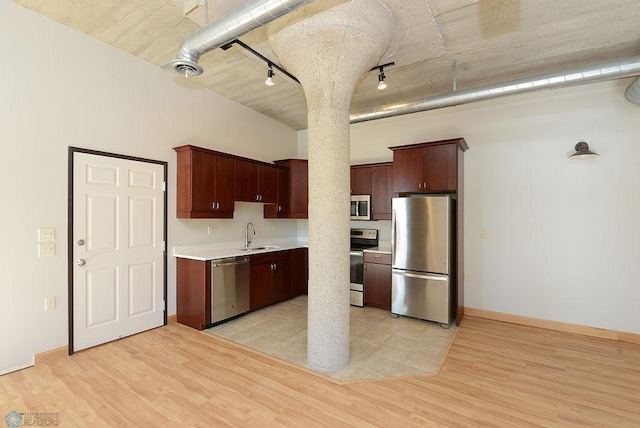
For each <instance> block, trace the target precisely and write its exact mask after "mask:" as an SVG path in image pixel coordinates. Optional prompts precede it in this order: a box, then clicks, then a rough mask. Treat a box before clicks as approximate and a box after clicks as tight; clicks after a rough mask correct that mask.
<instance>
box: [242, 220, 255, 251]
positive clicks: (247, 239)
mask: <svg viewBox="0 0 640 428" xmlns="http://www.w3.org/2000/svg"><path fill="white" fill-rule="evenodd" d="M255 234H256V228H255V227H254V226H253V223H251V222H249V223H247V228H246V230H245V231H244V247H245V248H249V245H251V235H255Z"/></svg>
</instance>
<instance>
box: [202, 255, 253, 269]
mask: <svg viewBox="0 0 640 428" xmlns="http://www.w3.org/2000/svg"><path fill="white" fill-rule="evenodd" d="M244 263H249V258H248V257H243V258H241V259H224V260H220V261H217V262H212V263H211V266H213V267H224V266H237V265H241V264H244Z"/></svg>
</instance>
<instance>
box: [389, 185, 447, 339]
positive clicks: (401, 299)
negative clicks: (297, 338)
mask: <svg viewBox="0 0 640 428" xmlns="http://www.w3.org/2000/svg"><path fill="white" fill-rule="evenodd" d="M392 211H393V214H392V221H391V256H392V261H391V263H392V265H393V270H392V288H391V312H392V314H397V315H406V316H410V317H414V318H420V319H424V320H429V321H435V322H438V323H440V324H441V325H442V326H443V327H444V326H448V325H450V324H451V323H452V322H453V319H454V316H455V313H454V308H453V285H454V284H455V283H454V281H453V275H455V265H454V264H455V242H456V240H455V200H454V199H452V198H451V196H420V197H404V198H393V200H392Z"/></svg>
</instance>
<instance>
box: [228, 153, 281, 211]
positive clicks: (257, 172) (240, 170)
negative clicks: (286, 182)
mask: <svg viewBox="0 0 640 428" xmlns="http://www.w3.org/2000/svg"><path fill="white" fill-rule="evenodd" d="M276 177H277V171H276V167H275V166H271V165H266V164H262V163H259V162H255V161H251V160H237V161H236V200H237V201H244V202H263V203H275V202H276V195H277V188H276V181H277V178H276Z"/></svg>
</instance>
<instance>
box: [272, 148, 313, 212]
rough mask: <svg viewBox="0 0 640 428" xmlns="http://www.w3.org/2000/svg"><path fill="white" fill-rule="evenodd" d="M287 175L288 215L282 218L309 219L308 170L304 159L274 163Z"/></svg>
mask: <svg viewBox="0 0 640 428" xmlns="http://www.w3.org/2000/svg"><path fill="white" fill-rule="evenodd" d="M274 163H275V164H276V166H278V167H281V168H284V169H286V170H287V171H288V173H289V188H288V192H289V213H288V214H286V215H281V216H279V217H282V218H308V217H309V185H308V183H309V168H308V162H307V160H306V159H284V160H277V161H275V162H274Z"/></svg>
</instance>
